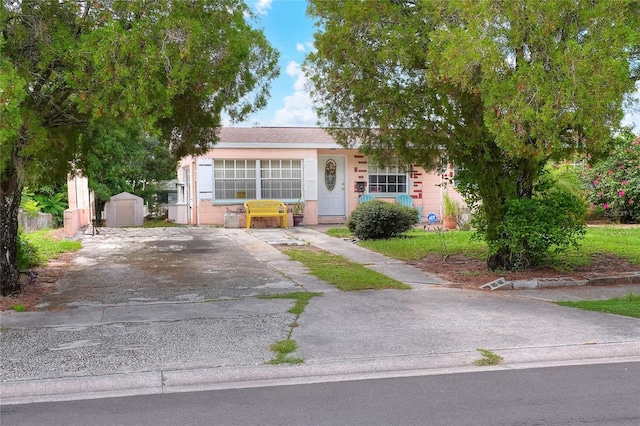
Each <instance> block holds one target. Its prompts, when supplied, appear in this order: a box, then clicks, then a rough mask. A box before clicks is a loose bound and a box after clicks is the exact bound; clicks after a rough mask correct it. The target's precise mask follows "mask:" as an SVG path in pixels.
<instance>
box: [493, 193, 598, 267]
mask: <svg viewBox="0 0 640 426" xmlns="http://www.w3.org/2000/svg"><path fill="white" fill-rule="evenodd" d="M585 214H586V207H585V204H584V202H583V201H582V200H581V199H580V198H579V197H577V196H576V195H574V194H572V193H571V192H568V191H565V190H562V189H559V188H554V189H551V190H548V191H545V192H544V193H542V194H539V195H538V196H536V197H534V198H517V199H512V200H509V201H507V203H506V210H505V214H504V220H503V222H502V223H501V224H500V226H499V227H498V232H499V235H500V238H499V239H498V240H496V241H491V242H490V243H489V247H490V249H492V250H493V252H497V251H498V250H500V249H503V248H504V247H508V252H509V253H510V255H511V256H512V258H511V259H510V261H509V264H510V265H512V266H513V267H514V268H515V269H520V268H530V267H533V266H538V265H540V264H542V263H543V262H544V261H545V260H546V259H547V258H548V254H549V253H550V252H553V253H554V254H557V253H560V252H563V251H566V250H567V249H569V248H570V247H571V246H574V247H578V244H579V241H580V240H581V239H582V238H583V237H584V234H585V231H586V227H585V225H584V219H585Z"/></svg>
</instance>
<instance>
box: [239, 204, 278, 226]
mask: <svg viewBox="0 0 640 426" xmlns="http://www.w3.org/2000/svg"><path fill="white" fill-rule="evenodd" d="M244 211H245V213H246V215H247V229H249V228H251V219H252V218H254V217H279V218H280V227H281V228H286V227H287V206H285V205H284V203H283V202H282V201H278V200H249V201H246V202H245V203H244Z"/></svg>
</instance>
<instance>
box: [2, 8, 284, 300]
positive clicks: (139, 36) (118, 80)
mask: <svg viewBox="0 0 640 426" xmlns="http://www.w3.org/2000/svg"><path fill="white" fill-rule="evenodd" d="M250 18H251V13H250V11H249V10H248V8H247V6H246V5H245V4H244V2H239V1H237V0H193V1H188V2H183V1H173V0H157V1H153V2H149V1H145V0H91V1H89V0H87V1H59V0H3V2H2V7H1V8H0V22H1V23H2V26H1V28H0V34H1V37H0V49H1V52H0V65H1V68H0V72H1V75H0V114H1V115H0V236H1V239H0V248H1V249H2V250H1V252H2V256H0V262H2V264H1V266H2V272H1V277H0V278H1V281H2V294H8V293H11V292H14V291H18V290H19V286H18V281H17V278H18V271H17V266H16V261H15V259H16V235H17V209H18V206H19V204H20V196H21V195H20V194H21V192H22V188H23V186H24V184H25V182H27V181H28V180H38V179H42V178H44V177H47V178H50V179H54V178H59V177H60V176H65V174H66V173H67V171H68V170H69V168H70V161H71V160H73V159H74V158H75V157H76V154H77V152H78V147H79V141H80V135H81V134H82V133H83V132H85V131H86V130H87V126H88V125H89V123H90V122H91V121H92V120H93V119H96V118H110V119H121V120H129V119H141V120H142V122H143V123H144V125H145V130H146V131H147V132H148V133H149V134H152V135H159V136H160V140H161V141H162V142H163V143H166V144H167V146H168V147H169V148H170V149H171V152H172V153H173V154H174V155H175V156H176V157H180V156H184V155H186V154H189V153H199V152H204V151H206V150H207V149H209V147H210V146H211V144H213V143H215V142H216V133H217V132H216V131H217V129H218V128H219V127H220V126H221V123H222V120H221V117H222V114H223V112H226V113H227V114H228V115H229V116H230V117H231V119H232V120H242V119H244V118H245V117H246V116H247V115H248V114H249V113H251V112H253V111H255V110H257V109H259V108H262V107H264V106H265V104H266V99H267V96H268V91H269V87H270V81H271V80H272V79H273V78H274V77H275V76H276V75H277V74H278V69H277V58H278V54H277V52H276V51H275V50H274V49H273V48H272V47H271V46H270V45H269V43H268V42H267V40H266V38H265V36H264V34H263V33H262V31H260V30H256V29H254V28H253V27H252V26H251V24H250V22H249V19H250ZM5 254H6V255H5Z"/></svg>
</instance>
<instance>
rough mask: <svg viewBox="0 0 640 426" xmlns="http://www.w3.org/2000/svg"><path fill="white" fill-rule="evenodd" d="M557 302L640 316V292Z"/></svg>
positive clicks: (588, 308)
mask: <svg viewBox="0 0 640 426" xmlns="http://www.w3.org/2000/svg"><path fill="white" fill-rule="evenodd" d="M556 303H557V304H558V305H561V306H569V307H572V308H580V309H584V310H586V311H596V312H606V313H609V314H616V315H624V316H627V317H633V318H640V294H632V293H629V294H627V295H626V296H624V297H616V298H613V299H607V300H580V301H577V302H574V301H564V300H562V301H559V302H556Z"/></svg>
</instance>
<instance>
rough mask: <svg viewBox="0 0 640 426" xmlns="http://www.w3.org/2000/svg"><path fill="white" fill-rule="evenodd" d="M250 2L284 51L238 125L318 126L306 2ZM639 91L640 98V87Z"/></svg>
mask: <svg viewBox="0 0 640 426" xmlns="http://www.w3.org/2000/svg"><path fill="white" fill-rule="evenodd" d="M247 3H248V5H249V7H250V8H251V9H252V10H253V11H255V12H257V13H258V15H259V17H258V20H257V22H254V25H255V26H256V27H258V28H262V29H263V30H264V33H265V35H266V37H267V39H268V40H269V41H270V42H271V45H272V46H273V47H275V48H276V49H277V50H278V51H279V52H280V77H278V78H277V79H276V80H274V81H273V82H272V85H271V98H270V99H269V103H268V104H267V107H266V108H265V109H263V110H261V111H259V112H257V113H255V114H253V115H251V116H250V117H249V118H248V119H247V120H246V121H244V122H242V123H236V124H235V126H239V127H251V126H254V125H259V126H286V127H291V126H317V117H316V115H315V112H314V111H313V107H312V104H311V99H310V98H309V94H308V93H307V91H306V90H305V87H304V86H305V82H306V79H305V76H304V74H303V73H302V70H301V68H300V67H301V65H302V62H303V61H304V58H305V55H306V54H307V53H308V52H309V50H310V49H311V47H312V42H313V33H314V31H315V27H314V26H313V21H312V20H311V19H309V18H308V17H307V16H306V10H307V2H306V0H247ZM638 88H639V90H638V92H637V94H638V97H640V84H639V85H638ZM225 124H229V123H225ZM623 124H624V125H634V126H635V131H636V133H638V132H640V105H636V107H635V111H634V112H633V113H628V114H627V115H626V117H625V118H624V120H623Z"/></svg>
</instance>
